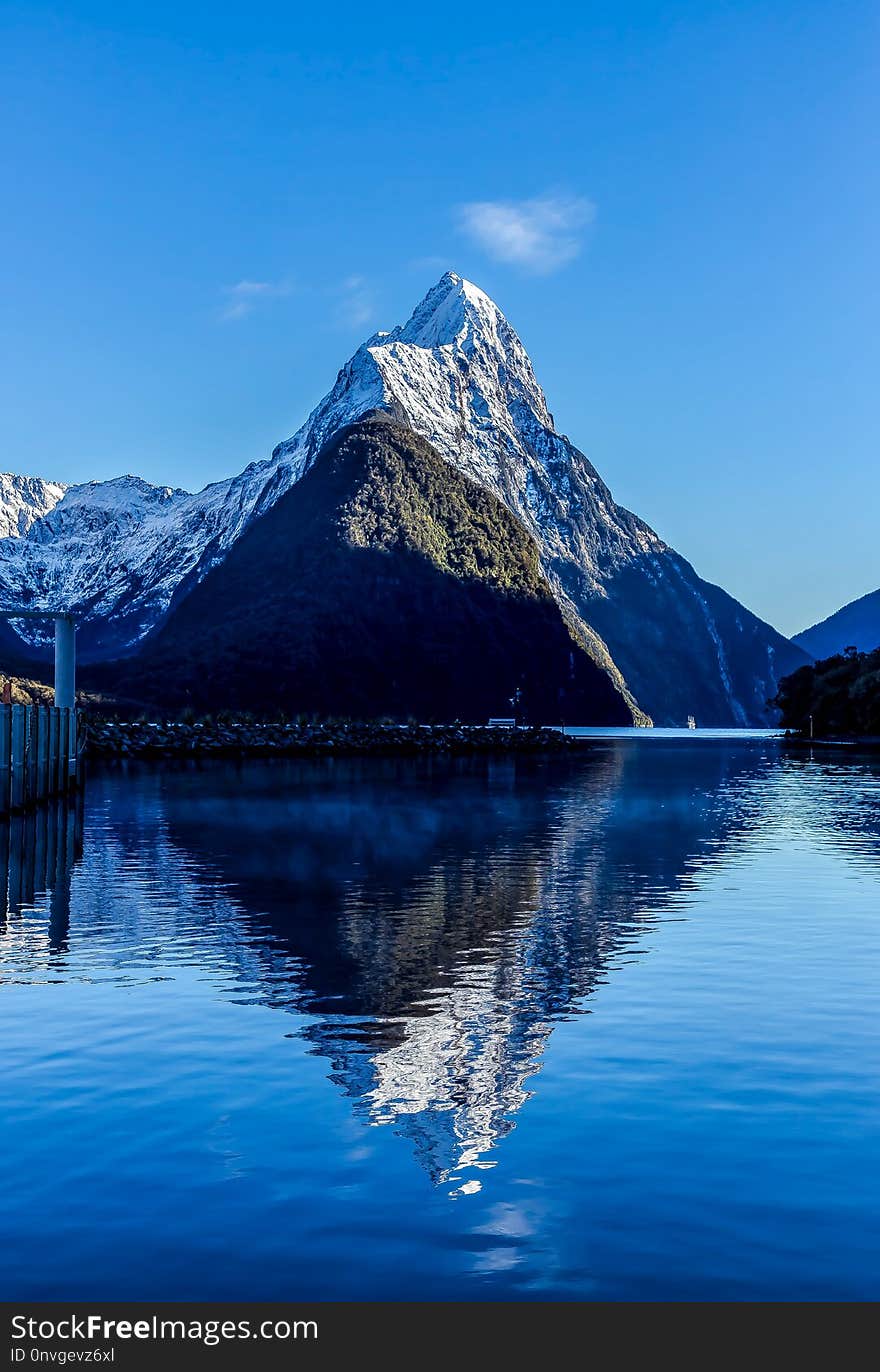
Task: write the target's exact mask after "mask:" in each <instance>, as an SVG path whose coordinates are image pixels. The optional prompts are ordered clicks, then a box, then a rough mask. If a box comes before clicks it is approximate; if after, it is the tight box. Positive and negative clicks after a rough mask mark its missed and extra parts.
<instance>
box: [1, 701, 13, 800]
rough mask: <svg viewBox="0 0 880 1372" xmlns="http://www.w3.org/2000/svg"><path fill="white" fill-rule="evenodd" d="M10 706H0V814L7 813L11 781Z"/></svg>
mask: <svg viewBox="0 0 880 1372" xmlns="http://www.w3.org/2000/svg"><path fill="white" fill-rule="evenodd" d="M11 729H12V706H11V705H0V814H3V815H6V814H8V813H9V788H10V781H11V779H12V776H11V774H12V751H11V750H12V734H11Z"/></svg>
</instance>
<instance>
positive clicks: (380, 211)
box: [0, 0, 880, 632]
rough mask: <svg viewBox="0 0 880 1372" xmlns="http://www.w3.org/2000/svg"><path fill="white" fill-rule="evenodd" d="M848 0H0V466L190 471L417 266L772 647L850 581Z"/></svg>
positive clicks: (862, 182)
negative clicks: (482, 293) (526, 357)
mask: <svg viewBox="0 0 880 1372" xmlns="http://www.w3.org/2000/svg"><path fill="white" fill-rule="evenodd" d="M878 30H880V22H878V10H877V8H876V6H875V5H873V4H861V3H858V0H856V3H847V4H844V5H837V6H833V5H829V4H827V3H826V2H825V0H823V2H822V3H813V2H812V0H798V3H796V4H795V3H787V0H775V3H774V0H764V3H761V4H758V3H754V4H752V3H728V4H716V3H712V0H704V3H699V4H684V3H681V4H676V3H674V2H673V3H665V4H649V3H639V2H638V0H631V3H629V4H627V5H623V4H621V3H619V0H617V3H607V4H592V5H591V4H558V3H553V0H547V3H544V4H542V5H541V6H540V7H538V8H537V9H534V8H532V7H525V6H523V7H522V8H521V9H520V10H519V11H518V9H517V7H515V6H510V5H500V4H491V3H490V4H486V3H482V4H470V5H460V4H457V3H447V4H443V5H437V6H432V7H424V6H410V5H407V6H402V5H396V4H394V3H386V4H384V5H381V6H380V5H367V4H359V5H353V4H348V3H346V0H341V2H340V0H337V3H335V4H333V5H316V6H314V7H309V8H308V9H306V8H305V7H301V6H298V5H293V4H290V3H287V4H264V3H260V0H253V3H250V4H248V5H243V4H230V5H222V6H215V5H213V4H211V5H208V4H200V3H197V2H196V3H187V4H185V5H177V4H166V3H163V0H155V2H154V3H152V4H151V5H149V6H138V7H134V6H126V5H118V4H98V3H95V4H86V3H84V4H79V5H56V6H44V5H41V4H40V3H38V2H37V0H30V2H29V3H28V4H27V5H21V6H17V5H15V4H11V5H10V4H3V5H2V6H0V92H2V94H0V127H2V134H0V137H2V142H3V165H4V174H3V183H2V196H3V205H2V214H0V249H2V262H3V267H4V286H3V291H2V303H0V311H2V314H0V340H2V348H3V364H2V368H0V468H5V469H7V470H12V471H21V472H28V473H38V474H40V475H44V476H51V477H55V478H59V479H62V480H66V481H79V480H85V479H89V478H94V477H107V476H112V475H116V474H118V473H120V472H125V471H133V472H137V473H139V474H141V475H143V476H146V477H147V478H149V479H150V480H153V481H159V482H167V483H169V484H174V485H184V486H189V487H192V488H195V487H198V486H201V485H203V484H205V482H207V481H209V480H212V479H214V478H216V477H220V476H223V475H227V474H229V473H231V472H234V471H237V470H240V469H241V467H243V466H244V465H245V464H246V463H247V462H249V461H251V460H253V459H255V458H261V457H264V456H266V455H267V454H268V452H269V450H270V449H271V448H272V446H273V445H274V444H275V443H276V442H277V441H278V440H279V439H281V438H284V437H286V436H287V435H289V434H290V433H292V432H293V430H294V429H296V428H297V427H298V425H299V423H300V422H301V421H302V419H303V418H304V417H305V415H306V413H307V411H308V410H309V409H310V408H311V406H312V405H313V404H314V403H315V402H316V401H317V400H318V399H319V398H320V397H321V396H322V395H323V394H324V392H325V391H326V390H327V389H328V388H329V386H330V385H331V383H332V381H333V379H334V377H335V374H336V372H337V370H338V369H339V367H340V366H341V365H342V363H343V362H344V361H345V359H346V358H347V357H348V356H349V355H350V354H351V352H352V351H353V350H354V348H355V347H356V346H357V344H358V343H359V342H360V341H361V339H362V338H363V337H364V336H365V335H366V334H367V333H369V332H371V331H372V330H373V329H374V328H377V327H390V326H391V325H393V324H394V323H396V322H398V321H399V320H401V319H403V318H405V317H406V316H407V315H408V314H409V312H410V310H411V308H412V306H413V305H414V304H415V302H416V301H417V300H418V299H419V298H420V297H421V296H422V295H423V294H424V292H425V290H426V289H427V288H428V287H429V286H430V285H431V284H432V283H433V281H434V280H435V279H436V278H437V277H439V276H440V274H441V272H442V271H443V270H444V269H445V268H446V267H452V268H453V269H455V270H457V271H459V272H461V273H462V274H463V275H465V276H468V277H470V278H471V279H472V280H474V281H476V282H477V283H478V284H479V285H481V286H482V287H483V288H484V289H485V290H487V291H488V292H489V293H490V294H491V295H492V296H493V297H494V298H495V299H496V300H497V301H498V303H499V304H500V305H501V307H502V308H503V309H504V310H505V312H506V313H507V315H508V316H509V318H510V319H511V322H512V323H513V324H514V326H515V327H516V328H517V329H518V331H519V333H520V335H521V337H522V339H523V341H524V343H525V345H526V347H527V348H528V350H529V352H530V353H531V355H532V359H533V361H534V363H535V367H536V370H537V372H538V376H539V379H540V380H541V382H542V384H543V385H544V387H545V390H546V391H547V395H548V400H549V403H550V407H551V409H552V410H553V412H554V414H555V416H556V420H557V424H558V426H559V427H560V428H561V429H562V430H563V431H565V432H567V433H568V434H569V435H570V436H571V437H572V438H573V439H574V440H575V441H576V442H577V443H578V445H579V446H580V447H582V448H583V449H584V450H585V451H586V452H587V453H588V454H589V456H590V457H591V458H592V460H593V461H594V462H595V464H596V466H597V467H598V468H599V470H600V472H601V473H602V475H603V476H604V477H605V479H606V480H607V481H608V482H609V484H610V485H611V487H612V490H613V491H614V494H615V495H616V497H617V498H618V499H619V500H621V501H622V502H623V503H624V504H627V505H629V506H630V507H631V508H633V509H635V510H636V511H637V512H638V513H639V514H641V515H642V516H643V517H644V518H646V519H648V520H649V521H650V522H651V523H652V524H653V525H654V527H655V528H656V529H657V530H658V531H659V532H660V533H661V534H662V535H663V536H664V537H665V538H667V539H668V540H669V541H670V542H671V543H673V544H674V545H675V546H676V547H677V548H678V549H679V550H680V551H681V552H683V553H684V554H685V555H686V556H687V557H689V558H690V560H691V561H692V562H693V563H694V564H695V566H696V567H697V569H698V571H699V572H700V573H701V574H702V575H704V576H706V577H708V578H709V579H711V580H714V581H717V582H719V583H720V584H722V585H724V586H725V587H726V588H727V589H728V590H730V591H731V592H732V593H733V594H735V595H737V596H738V597H739V598H740V599H742V600H743V601H745V603H746V604H747V605H749V606H750V607H751V608H753V609H754V610H756V611H757V612H758V613H760V614H762V615H763V616H765V617H766V618H768V619H770V620H771V621H772V622H773V623H775V624H777V625H778V626H779V627H780V628H781V629H783V630H784V631H786V632H794V631H796V630H797V629H799V628H802V627H804V626H805V625H806V624H808V623H811V622H813V621H814V620H816V619H818V618H821V617H823V616H824V615H826V614H828V613H829V612H830V611H832V610H834V609H835V608H837V606H838V605H840V604H841V603H843V602H844V601H846V600H849V599H851V598H852V597H854V596H856V595H859V594H861V593H863V592H865V591H867V590H869V589H872V588H874V587H876V586H878V585H880V558H878V556H877V543H878V539H877V512H878V508H880V462H878V429H880V425H878V387H877V374H878V345H877V332H878V331H877V304H878V292H877V285H878V274H877V268H876V254H877V249H876V245H877V242H878V201H880V196H878V181H877V152H878V148H877V128H878V108H877V106H878V98H877V90H878V74H880V73H878V51H880V49H878V36H880V35H878Z"/></svg>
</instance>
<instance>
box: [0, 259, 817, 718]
mask: <svg viewBox="0 0 880 1372" xmlns="http://www.w3.org/2000/svg"><path fill="white" fill-rule="evenodd" d="M375 409H382V410H386V411H388V412H389V413H390V414H392V415H393V416H395V417H396V418H397V419H399V420H400V421H401V422H403V423H404V424H406V425H407V426H408V427H410V428H411V429H413V430H414V431H415V432H416V433H417V434H420V435H421V436H422V437H424V438H426V439H427V440H428V441H429V442H430V443H432V444H433V446H434V447H435V448H436V449H437V451H438V452H439V453H440V454H441V456H442V457H444V458H445V459H446V461H448V462H449V463H451V464H452V465H453V466H455V467H457V468H458V469H459V470H460V471H462V472H463V473H464V474H465V475H466V476H468V477H470V478H472V479H473V480H475V481H477V482H478V483H479V484H480V485H482V486H484V487H486V488H487V489H488V490H490V491H492V493H493V494H495V495H496V496H498V497H499V498H500V499H501V500H502V501H503V502H504V503H505V504H506V505H507V506H508V507H509V509H510V510H511V511H512V512H513V513H514V515H515V516H516V517H517V518H518V519H519V520H520V521H521V522H522V524H523V525H524V526H525V527H526V528H527V529H528V530H529V532H530V533H531V534H532V536H533V538H534V539H535V542H536V544H537V548H538V552H539V554H540V557H541V562H542V565H543V569H544V572H545V574H546V577H547V580H548V582H549V584H550V586H551V588H552V590H553V592H554V594H555V595H556V598H557V600H558V601H559V603H560V606H561V607H562V609H563V611H564V613H566V614H567V615H568V616H569V619H570V622H571V623H572V625H573V626H574V627H575V631H576V633H577V635H578V636H579V638H580V639H581V641H582V642H584V643H585V646H587V647H588V648H589V650H590V651H591V652H592V654H593V656H594V657H595V659H596V660H597V661H598V662H600V663H601V664H602V665H603V666H604V667H605V668H606V669H607V671H608V672H609V674H610V675H611V676H612V678H613V679H614V680H616V681H617V683H618V685H620V686H623V684H624V678H625V679H626V682H627V683H628V684H629V685H630V686H631V687H634V689H635V693H636V695H637V696H638V698H639V700H640V703H641V704H642V705H645V706H647V708H648V709H649V710H651V712H652V713H655V714H657V715H659V717H660V718H661V719H663V718H665V719H680V720H682V721H683V720H684V718H685V717H686V716H687V714H688V713H689V712H695V713H699V714H702V715H703V716H704V717H705V716H706V715H707V714H709V713H710V712H711V714H710V719H711V721H712V722H719V723H720V722H724V721H729V722H739V723H745V722H746V721H747V720H749V719H754V720H759V719H762V718H764V711H765V708H766V701H767V700H768V698H769V697H770V696H772V694H773V693H774V690H775V683H776V681H777V679H778V675H779V670H780V667H781V666H782V662H783V658H785V656H786V654H787V653H795V655H796V657H795V665H797V661H798V660H799V659H800V656H801V655H800V654H798V653H797V650H794V649H791V646H790V645H788V644H786V642H785V640H784V639H781V638H780V637H779V635H776V634H775V633H774V631H773V630H771V629H770V628H769V626H767V625H762V624H761V623H760V621H758V620H757V619H755V618H754V616H750V615H749V613H748V611H747V610H745V609H744V608H743V607H742V606H738V605H737V604H736V602H734V601H731V600H730V598H729V597H725V596H724V593H723V592H721V591H719V590H718V588H716V587H710V586H707V585H706V583H704V582H701V581H700V579H699V578H698V577H697V576H696V573H695V572H694V570H693V568H692V567H690V566H689V564H688V563H686V562H685V561H684V559H683V558H680V557H679V556H678V555H677V554H676V553H675V552H674V551H673V550H672V549H670V548H668V547H667V546H666V545H665V544H664V543H663V541H662V540H661V539H660V538H659V537H658V536H657V534H655V533H654V531H653V530H652V529H650V528H649V527H648V525H647V524H645V523H644V522H643V521H642V520H640V519H638V518H637V517H636V516H635V515H633V514H631V513H630V512H629V511H628V510H625V509H623V508H622V507H621V506H620V505H618V504H617V503H616V502H615V501H614V499H613V497H612V495H611V492H610V491H609V490H608V488H607V486H605V484H604V483H603V481H602V480H601V478H600V477H599V475H598V473H597V472H596V470H595V469H594V468H593V467H592V466H591V464H590V463H589V462H588V461H587V459H586V457H585V456H584V455H583V453H581V452H580V451H579V450H578V449H577V448H575V447H574V445H573V444H572V443H570V442H569V440H568V439H567V438H566V437H565V436H564V435H562V434H560V433H557V431H556V428H555V426H554V423H553V417H552V415H551V413H550V411H549V409H548V407H547V402H546V399H545V397H544V392H543V391H542V389H541V387H540V386H539V384H538V381H537V379H536V377H535V373H534V369H533V367H532V364H531V361H530V360H529V357H528V354H527V353H526V350H525V348H524V347H523V345H522V343H521V342H520V340H519V338H518V337H517V334H516V332H515V331H514V329H513V328H512V326H511V325H510V323H509V322H508V320H507V319H506V318H505V316H504V315H503V313H502V312H501V310H500V309H499V308H498V306H497V305H496V304H495V303H494V301H492V300H491V299H490V298H489V297H488V296H487V295H486V294H485V293H484V292H483V291H481V290H480V289H479V287H477V286H475V285H473V283H472V282H469V281H466V280H465V279H464V278H462V277H461V276H458V275H456V273H454V272H447V273H445V275H444V276H442V277H441V278H440V280H439V281H438V282H437V283H436V284H435V285H434V286H432V287H431V289H430V290H429V291H428V293H427V294H426V295H425V297H424V299H423V300H421V301H420V303H419V304H418V305H417V306H416V308H415V310H414V311H413V313H412V314H411V315H410V317H409V319H408V320H407V321H406V322H405V323H404V324H401V325H398V326H397V327H395V328H393V329H391V330H389V331H387V332H384V331H383V332H379V333H375V334H373V335H372V337H371V338H369V339H367V341H366V342H365V343H364V344H362V345H361V347H360V348H358V350H357V351H356V352H355V354H354V355H353V356H352V357H351V358H350V359H349V361H348V362H347V363H346V364H345V366H344V367H343V368H342V370H341V371H340V372H339V374H338V376H337V378H336V381H335V383H334V385H333V387H332V388H331V390H330V391H329V393H328V394H327V396H326V397H325V398H324V400H322V401H321V403H320V404H319V405H318V406H317V407H316V408H315V409H314V410H313V411H312V413H311V414H310V415H309V417H308V419H307V420H306V422H305V424H304V425H303V426H302V428H300V429H299V430H298V432H297V433H296V434H294V436H293V437H292V438H290V439H288V440H287V441H286V442H284V443H281V444H280V445H279V446H278V447H277V448H276V449H275V451H274V452H273V454H272V456H271V458H269V459H267V460H265V461H262V462H254V463H251V464H250V466H248V467H246V468H245V469H244V471H243V472H241V473H240V475H238V476H236V477H233V478H230V479H229V480H227V481H220V482H217V483H215V484H214V485H212V486H208V487H206V488H205V489H204V490H203V491H200V492H198V493H197V494H189V493H187V492H186V491H182V490H175V489H172V488H170V487H156V486H151V485H150V484H149V483H148V482H145V481H141V480H140V479H139V478H137V477H133V476H126V477H119V478H117V479H116V480H114V481H107V482H89V483H87V484H85V485H79V486H74V487H70V488H65V487H64V486H62V485H60V484H57V483H51V482H39V481H38V480H37V479H32V478H25V477H4V478H0V608H3V609H12V610H14V609H16V608H25V607H27V608H28V609H40V608H44V609H46V608H49V607H57V606H61V605H63V606H64V607H65V608H67V609H69V610H70V611H72V612H73V613H74V614H75V615H76V616H77V618H78V620H79V624H80V630H79V642H80V650H81V652H82V654H83V657H86V656H91V657H105V658H106V657H111V656H115V655H118V654H120V653H125V652H128V651H131V650H132V649H133V648H134V647H135V646H136V645H137V644H138V643H139V642H140V640H141V639H143V638H144V637H145V636H146V635H147V634H149V633H150V632H151V631H152V630H153V629H155V628H156V627H157V625H159V624H160V623H161V622H162V620H163V619H164V618H165V616H166V615H167V614H168V613H169V611H171V610H172V609H173V607H174V605H175V603H176V601H177V600H178V599H180V597H181V596H183V595H185V594H186V592H187V590H188V588H189V587H190V586H192V585H193V584H194V583H195V582H197V581H199V580H201V579H202V577H204V576H205V575H206V574H207V573H208V572H209V571H210V570H211V568H212V567H213V566H215V565H216V563H217V562H219V561H221V560H222V559H223V558H224V557H225V555H226V552H227V551H228V549H229V548H230V547H231V546H232V544H233V543H234V542H235V540H236V539H237V538H238V537H239V536H240V534H241V533H242V532H243V531H244V530H245V529H246V528H247V527H248V526H249V525H250V524H252V523H253V521H254V520H255V519H256V518H258V517H259V516H260V515H261V514H262V513H264V512H265V511H266V510H268V509H269V508H270V507H271V505H273V504H274V502H275V501H276V500H278V499H279V498H280V497H281V496H283V495H284V494H285V492H286V491H287V490H289V488H290V487H291V486H292V485H293V484H294V482H296V481H298V480H299V479H300V477H301V476H302V475H303V473H304V472H305V471H306V470H307V469H308V468H309V467H310V466H311V464H312V463H313V462H314V460H315V458H316V456H317V454H318V452H319V451H320V449H321V447H322V446H323V444H324V443H325V442H326V440H327V439H328V438H329V437H331V436H332V435H333V434H334V433H335V432H337V431H338V430H339V429H341V428H343V427H344V426H345V425H348V424H352V423H354V422H355V421H357V420H358V419H361V418H362V417H363V416H364V415H365V414H366V413H368V412H369V411H370V410H375ZM4 532H5V534H6V535H7V536H5V537H3V536H2V535H3V533H4ZM20 632H21V633H22V635H27V636H28V638H29V640H30V641H31V642H45V641H46V635H45V633H44V632H43V629H42V626H41V625H40V624H39V623H38V622H35V621H29V622H28V623H25V624H21V626H20ZM609 649H610V651H609ZM619 669H622V672H623V676H622V675H621V670H619ZM658 683H660V684H659V685H658ZM652 697H653V698H652Z"/></svg>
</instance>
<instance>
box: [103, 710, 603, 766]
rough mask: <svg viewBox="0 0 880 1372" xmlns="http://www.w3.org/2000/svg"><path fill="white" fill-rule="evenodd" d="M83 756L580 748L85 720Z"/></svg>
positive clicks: (507, 739)
mask: <svg viewBox="0 0 880 1372" xmlns="http://www.w3.org/2000/svg"><path fill="white" fill-rule="evenodd" d="M85 739H86V744H85V746H86V751H87V753H88V754H90V755H91V756H104V757H180V756H193V755H196V756H205V755H211V756H249V757H253V756H271V755H274V754H279V755H298V756H311V757H315V756H320V755H321V754H325V753H335V754H340V755H342V754H350V755H352V754H355V755H356V754H411V753H413V754H414V753H447V754H467V753H495V752H505V753H511V752H515V753H561V752H568V751H570V750H572V749H576V748H582V747H583V746H584V742H583V740H582V739H574V738H571V737H569V736H567V735H565V734H562V733H560V732H559V731H558V730H556V729H541V728H519V729H515V728H499V727H480V726H477V725H470V724H430V725H425V724H382V723H367V724H359V723H352V722H350V721H338V722H337V721H325V722H323V723H256V722H245V721H234V722H221V721H218V720H201V721H196V722H191V723H182V722H178V721H175V722H166V723H158V722H147V721H143V720H137V721H128V720H117V719H104V718H96V717H91V718H89V719H88V720H87V722H86V729H85Z"/></svg>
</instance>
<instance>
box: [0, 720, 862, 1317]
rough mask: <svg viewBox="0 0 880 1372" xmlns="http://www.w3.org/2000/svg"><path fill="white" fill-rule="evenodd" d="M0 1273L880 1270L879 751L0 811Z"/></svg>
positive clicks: (275, 1281) (837, 1290)
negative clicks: (1, 1178)
mask: <svg viewBox="0 0 880 1372" xmlns="http://www.w3.org/2000/svg"><path fill="white" fill-rule="evenodd" d="M4 878H5V882H6V893H5V896H4V897H3V898H2V911H0V913H2V920H0V982H2V990H0V1045H2V1064H3V1065H2V1072H0V1117H2V1157H3V1165H4V1171H5V1177H6V1180H5V1182H4V1185H3V1186H2V1187H0V1292H2V1295H3V1296H5V1297H7V1298H11V1297H36V1298H43V1297H45V1298H49V1297H71V1298H74V1297H79V1298H84V1297H103V1298H110V1297H120V1298H122V1297H142V1298H159V1297H167V1298H188V1297H216V1298H236V1297H237V1298H242V1299H244V1298H256V1297H264V1298H267V1299H270V1298H285V1297H289V1298H312V1297H328V1298H330V1297H362V1298H395V1297H403V1298H412V1297H464V1298H474V1299H491V1298H501V1297H506V1298H549V1297H553V1298H563V1299H566V1298H575V1297H588V1298H592V1297H597V1298H619V1297H648V1298H666V1297H694V1298H704V1297H706V1298H708V1297H716V1298H739V1297H768V1298H769V1297H793V1298H799V1297H804V1298H806V1297H856V1298H859V1297H876V1296H877V1295H878V1294H880V1168H878V1166H877V1159H878V1151H880V1022H878V1015H877V989H878V972H880V760H878V759H874V760H872V759H871V758H870V757H869V756H867V755H866V756H862V757H859V756H858V755H855V754H846V755H844V754H840V755H838V754H833V755H832V754H824V755H820V754H818V753H817V754H816V755H815V756H814V757H809V756H808V755H804V754H796V755H787V754H785V753H784V752H782V751H781V750H780V746H779V744H778V743H777V742H775V741H772V740H768V739H754V740H751V741H749V740H747V739H746V740H744V739H736V740H727V741H725V740H714V741H705V740H694V741H687V740H685V741H681V740H664V739H663V738H656V739H650V738H645V739H643V740H638V739H619V740H604V741H597V742H595V743H593V744H592V745H588V747H585V751H584V754H583V755H582V756H578V757H577V758H575V759H565V760H561V761H554V762H546V761H545V762H540V761H534V760H531V761H526V760H519V759H511V758H503V759H500V760H497V761H485V760H478V761H462V762H458V761H447V762H443V763H440V762H427V761H414V760H406V761H401V760H394V761H366V760H365V761H340V760H335V761H334V760H331V759H327V760H322V761H320V762H314V763H311V762H295V763H291V762H254V763H247V764H244V765H241V766H239V765H235V764H230V763H217V764H210V765H204V766H200V767H199V766H194V767H191V768H189V769H187V768H186V767H182V766H165V767H159V766H156V767H146V766H134V765H132V766H130V767H129V768H127V769H126V768H118V769H116V770H113V769H110V768H107V769H105V770H100V769H98V768H96V767H93V768H92V771H91V774H90V776H89V778H88V781H87V785H86V788H85V792H84V795H83V796H82V798H81V800H80V803H79V805H78V807H75V808H74V809H71V810H68V811H66V812H65V811H64V810H61V809H58V808H53V809H51V810H50V811H48V812H44V813H42V814H40V815H38V816H34V817H30V818H28V819H25V820H15V821H13V823H12V825H11V827H10V826H9V825H8V824H6V826H5V827H4V828H2V830H0V886H2V885H3V882H4Z"/></svg>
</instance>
